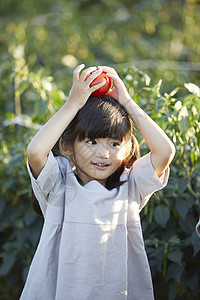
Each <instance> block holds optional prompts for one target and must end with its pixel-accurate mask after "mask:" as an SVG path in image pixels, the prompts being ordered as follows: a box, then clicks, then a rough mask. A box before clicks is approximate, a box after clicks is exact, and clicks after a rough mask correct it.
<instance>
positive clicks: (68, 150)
mask: <svg viewBox="0 0 200 300" xmlns="http://www.w3.org/2000/svg"><path fill="white" fill-rule="evenodd" d="M59 148H60V152H61V154H63V155H68V156H71V155H72V154H73V151H72V145H71V144H70V143H67V142H66V141H64V140H63V139H62V138H61V139H60V141H59Z"/></svg>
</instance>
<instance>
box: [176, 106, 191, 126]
mask: <svg viewBox="0 0 200 300" xmlns="http://www.w3.org/2000/svg"><path fill="white" fill-rule="evenodd" d="M178 128H179V129H180V130H181V131H182V132H186V131H187V130H188V129H189V128H190V120H189V117H188V110H187V107H186V106H183V107H182V108H181V110H180V111H179V115H178Z"/></svg>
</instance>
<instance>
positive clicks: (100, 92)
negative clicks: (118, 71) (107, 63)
mask: <svg viewBox="0 0 200 300" xmlns="http://www.w3.org/2000/svg"><path fill="white" fill-rule="evenodd" d="M90 75H91V74H89V75H88V76H87V78H88V77H89V76H90ZM87 78H86V79H87ZM103 81H104V82H105V84H104V85H103V86H102V87H100V88H99V89H98V90H96V91H94V92H93V93H92V94H91V96H92V97H101V96H103V95H105V94H106V93H107V92H108V90H109V89H110V87H111V79H110V78H109V77H108V76H106V73H105V72H102V73H101V74H100V75H99V76H97V78H95V79H94V80H93V81H92V83H90V86H93V85H96V84H99V83H101V82H103Z"/></svg>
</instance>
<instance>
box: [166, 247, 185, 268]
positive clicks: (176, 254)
mask: <svg viewBox="0 0 200 300" xmlns="http://www.w3.org/2000/svg"><path fill="white" fill-rule="evenodd" d="M182 257H183V253H182V252H181V251H180V250H175V251H173V252H169V253H168V254H167V258H168V259H169V260H171V261H173V262H175V263H177V264H179V265H180V266H181V263H182Z"/></svg>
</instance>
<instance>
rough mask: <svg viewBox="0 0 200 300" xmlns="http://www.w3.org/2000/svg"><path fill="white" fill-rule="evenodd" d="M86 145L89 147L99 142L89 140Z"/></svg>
mask: <svg viewBox="0 0 200 300" xmlns="http://www.w3.org/2000/svg"><path fill="white" fill-rule="evenodd" d="M86 143H87V144H88V145H96V143H97V142H96V141H95V140H87V141H86Z"/></svg>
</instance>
